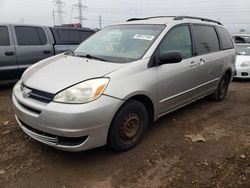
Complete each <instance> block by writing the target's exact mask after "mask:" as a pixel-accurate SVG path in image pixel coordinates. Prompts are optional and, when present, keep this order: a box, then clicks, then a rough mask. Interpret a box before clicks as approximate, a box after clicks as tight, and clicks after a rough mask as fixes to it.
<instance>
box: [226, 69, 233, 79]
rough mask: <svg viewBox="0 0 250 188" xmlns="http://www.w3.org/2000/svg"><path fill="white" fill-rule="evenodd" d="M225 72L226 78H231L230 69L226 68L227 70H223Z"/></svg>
mask: <svg viewBox="0 0 250 188" xmlns="http://www.w3.org/2000/svg"><path fill="white" fill-rule="evenodd" d="M225 74H226V75H227V76H228V78H229V79H230V80H231V78H232V71H231V70H230V69H227V71H226V72H225Z"/></svg>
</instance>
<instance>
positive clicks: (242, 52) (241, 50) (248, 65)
mask: <svg viewBox="0 0 250 188" xmlns="http://www.w3.org/2000/svg"><path fill="white" fill-rule="evenodd" d="M236 50H237V54H238V55H237V58H236V74H235V76H234V77H235V78H248V79H249V78H250V44H246V43H245V44H236Z"/></svg>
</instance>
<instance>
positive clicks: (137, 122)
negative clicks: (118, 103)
mask: <svg viewBox="0 0 250 188" xmlns="http://www.w3.org/2000/svg"><path fill="white" fill-rule="evenodd" d="M142 123H143V122H142V118H141V117H140V115H139V114H138V113H136V112H133V113H128V114H127V115H126V116H125V117H124V119H123V121H122V124H121V127H120V138H121V141H122V142H123V143H125V144H130V143H133V142H134V141H135V140H136V139H137V136H138V135H139V133H140V130H141V128H142Z"/></svg>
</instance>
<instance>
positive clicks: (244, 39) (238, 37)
mask: <svg viewBox="0 0 250 188" xmlns="http://www.w3.org/2000/svg"><path fill="white" fill-rule="evenodd" d="M233 39H234V42H235V43H236V44H237V43H250V34H234V35H233Z"/></svg>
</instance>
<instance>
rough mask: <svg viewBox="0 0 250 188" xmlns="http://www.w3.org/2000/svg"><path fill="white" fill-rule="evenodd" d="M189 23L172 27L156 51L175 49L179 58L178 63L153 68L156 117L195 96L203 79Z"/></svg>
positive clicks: (202, 71) (160, 52) (197, 94)
mask: <svg viewBox="0 0 250 188" xmlns="http://www.w3.org/2000/svg"><path fill="white" fill-rule="evenodd" d="M192 43H193V42H192V37H191V32H190V26H189V25H180V26H176V27H174V28H172V29H171V30H170V31H169V32H168V33H167V34H166V36H165V38H164V39H163V41H162V42H161V44H160V46H159V48H158V50H159V52H158V53H159V54H163V53H164V52H167V51H171V50H178V51H179V52H180V53H181V54H182V57H183V60H182V61H181V62H179V63H173V64H165V65H161V66H158V67H156V69H157V79H158V82H157V84H158V85H157V93H158V102H159V111H158V116H161V115H163V114H165V113H167V112H169V111H172V110H174V109H176V108H178V107H180V106H182V105H184V104H186V103H188V102H189V101H192V100H193V99H194V98H196V97H197V96H199V94H200V93H199V92H200V91H199V87H200V86H201V85H202V84H203V83H204V81H205V80H206V78H205V76H206V75H204V74H205V72H204V70H203V68H202V66H200V59H199V57H197V56H194V55H193V54H194V53H193V45H192Z"/></svg>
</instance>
